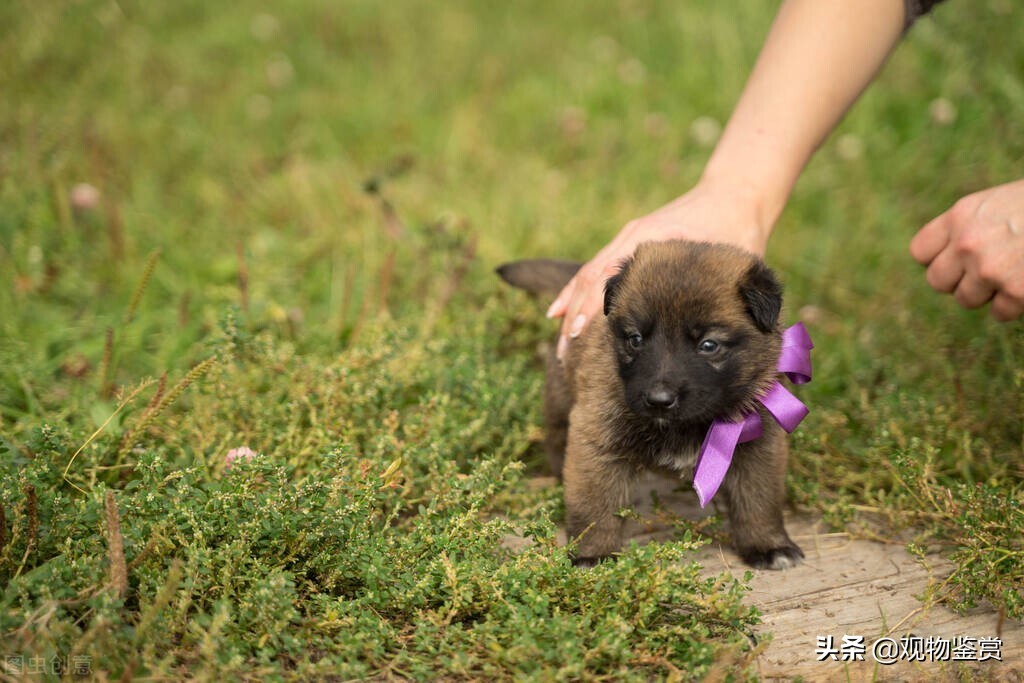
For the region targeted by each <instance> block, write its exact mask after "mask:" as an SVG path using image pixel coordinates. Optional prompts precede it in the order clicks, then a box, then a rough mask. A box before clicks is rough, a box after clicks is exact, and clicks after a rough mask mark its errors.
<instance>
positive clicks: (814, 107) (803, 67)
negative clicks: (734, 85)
mask: <svg viewBox="0 0 1024 683" xmlns="http://www.w3.org/2000/svg"><path fill="white" fill-rule="evenodd" d="M903 26H904V5H903V1H902V0H856V1H855V2H853V1H850V0H787V1H786V2H784V3H783V5H782V6H781V7H780V9H779V12H778V15H777V16H776V19H775V22H774V23H773V24H772V27H771V30H770V32H769V34H768V37H767V39H766V40H765V44H764V47H763V48H762V50H761V54H760V56H759V57H758V60H757V64H756V65H755V67H754V70H753V72H752V73H751V75H750V79H749V80H748V81H747V85H746V87H745V88H744V90H743V93H742V95H741V96H740V99H739V102H738V103H737V105H736V107H735V109H734V110H733V114H732V117H731V118H730V119H729V123H728V125H727V126H726V129H725V132H724V133H723V134H722V138H721V140H720V141H719V143H718V145H717V147H716V148H715V151H714V153H713V154H712V156H711V158H710V159H709V161H708V163H707V166H706V168H705V171H704V175H703V177H702V180H701V182H702V183H709V184H714V185H719V186H721V185H730V186H732V187H735V188H737V191H738V192H739V193H740V197H739V198H740V199H741V200H742V201H749V202H752V203H755V204H756V207H755V209H754V210H755V212H756V217H757V222H758V225H759V228H760V229H765V230H768V231H770V229H771V226H772V225H774V223H775V221H776V219H777V218H778V216H779V214H780V213H781V212H782V208H783V206H784V205H785V202H786V200H787V198H788V197H789V194H790V192H791V190H792V188H793V185H794V184H795V183H796V180H797V177H798V176H799V174H800V172H801V170H802V169H803V167H804V166H805V165H806V163H807V161H808V159H810V157H811V155H812V154H813V153H814V151H815V150H816V149H817V148H818V146H819V145H820V144H821V142H822V141H823V140H824V139H825V137H826V136H827V135H828V134H829V132H830V131H831V130H832V129H833V127H835V125H836V124H837V123H838V121H839V120H840V118H842V116H843V114H844V113H845V112H846V111H847V109H849V107H850V106H851V105H852V104H853V102H854V101H855V100H856V99H857V97H858V96H859V95H860V93H861V92H862V91H863V90H864V88H865V87H867V85H868V84H869V83H870V82H871V79H872V78H873V77H874V75H875V74H876V73H877V72H878V70H879V69H880V68H881V66H882V64H883V63H884V62H885V60H886V58H887V56H888V55H889V53H890V52H891V51H892V48H893V47H894V46H895V45H896V43H897V42H898V41H899V39H900V36H901V34H902V30H903ZM765 239H767V235H765Z"/></svg>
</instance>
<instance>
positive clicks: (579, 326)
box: [569, 313, 587, 339]
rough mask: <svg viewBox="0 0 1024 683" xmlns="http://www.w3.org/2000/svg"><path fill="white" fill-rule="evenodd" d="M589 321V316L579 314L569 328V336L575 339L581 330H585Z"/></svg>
mask: <svg viewBox="0 0 1024 683" xmlns="http://www.w3.org/2000/svg"><path fill="white" fill-rule="evenodd" d="M586 322H587V316H585V315H583V314H582V313H580V314H579V315H578V316H576V317H575V318H573V321H572V327H570V328H569V336H570V337H572V338H573V339H575V338H576V337H578V336H580V332H582V331H583V326H584V325H585V324H586Z"/></svg>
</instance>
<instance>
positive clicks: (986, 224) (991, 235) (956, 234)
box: [910, 180, 1024, 321]
mask: <svg viewBox="0 0 1024 683" xmlns="http://www.w3.org/2000/svg"><path fill="white" fill-rule="evenodd" d="M910 254H911V255H912V256H913V257H914V259H915V260H917V261H918V263H920V264H922V265H924V266H927V267H928V270H927V273H926V277H927V279H928V284H929V285H931V286H932V288H933V289H936V290H938V291H940V292H946V293H952V294H953V298H955V299H956V300H957V302H958V303H959V304H960V305H961V306H964V307H966V308H978V307H980V306H983V305H985V304H986V303H988V302H990V301H991V302H992V315H993V316H995V317H996V319H997V320H1002V321H1009V320H1015V319H1017V318H1019V317H1021V315H1024V180H1018V181H1015V182H1012V183H1006V184H1005V185H997V186H996V187H992V188H989V189H987V190H982V191H981V192H975V193H974V194H971V195H968V196H966V197H964V198H963V199H961V200H960V201H958V202H957V203H956V204H954V205H953V207H952V208H951V209H949V210H948V211H946V212H945V213H943V214H941V215H940V216H938V217H937V218H935V219H933V220H932V221H931V222H929V223H928V224H927V225H925V226H924V227H923V228H921V230H920V231H919V232H918V233H917V235H915V236H914V239H913V240H911V242H910Z"/></svg>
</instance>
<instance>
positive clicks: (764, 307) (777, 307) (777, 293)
mask: <svg viewBox="0 0 1024 683" xmlns="http://www.w3.org/2000/svg"><path fill="white" fill-rule="evenodd" d="M740 296H741V297H742V298H743V302H744V303H745V304H746V305H747V313H748V314H749V315H750V317H751V318H753V319H754V324H755V325H757V329H759V330H761V331H762V332H771V331H772V330H774V329H775V327H776V326H777V325H778V324H779V313H781V312H782V285H781V284H779V281H778V279H776V277H775V273H773V272H772V271H771V270H770V269H769V268H768V266H766V265H765V264H764V263H762V262H761V261H757V262H756V263H754V264H752V265H751V266H750V268H748V269H747V272H746V273H744V275H743V278H742V279H741V280H740Z"/></svg>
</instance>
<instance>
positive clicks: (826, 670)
mask: <svg viewBox="0 0 1024 683" xmlns="http://www.w3.org/2000/svg"><path fill="white" fill-rule="evenodd" d="M534 484H535V485H537V486H555V485H556V484H555V481H554V480H553V479H537V480H535V481H534ZM652 494H653V495H652ZM654 496H656V497H657V499H658V500H659V501H660V504H661V505H662V506H664V507H666V508H668V509H670V510H671V511H672V512H675V513H678V514H682V515H685V516H687V517H690V518H693V519H696V518H699V517H701V516H702V515H707V514H708V512H707V511H701V510H700V508H699V507H698V505H697V498H696V495H694V494H693V493H692V491H690V490H688V489H687V488H686V486H685V484H682V482H680V481H678V480H675V481H671V480H666V479H663V478H660V477H657V476H654V475H652V476H649V477H648V478H646V479H645V480H644V481H643V482H642V484H641V485H640V486H638V487H637V488H636V490H635V491H634V496H633V504H634V506H635V509H636V511H637V512H638V513H639V516H640V521H637V520H629V521H628V523H627V524H628V527H627V534H628V535H629V537H630V538H633V539H636V540H637V541H639V542H646V541H650V540H657V539H659V538H667V537H669V536H671V533H672V531H671V529H668V528H666V527H665V526H659V525H658V523H657V522H656V521H651V520H654V519H656V515H653V514H652V511H653V505H652V500H653V498H654ZM709 509H710V506H709ZM787 528H788V530H789V533H790V536H792V538H793V540H794V541H796V542H797V543H798V544H799V545H800V546H801V547H802V548H803V549H804V552H805V553H806V556H807V557H806V559H805V561H804V563H803V564H801V565H800V566H799V567H796V568H794V569H789V570H785V571H780V572H776V571H754V572H753V579H752V580H751V582H750V586H751V594H750V599H751V601H752V602H753V603H754V604H755V605H757V607H758V608H759V609H760V610H761V613H762V619H763V624H762V625H761V627H760V629H759V630H760V632H762V633H765V634H767V633H771V634H772V639H771V641H770V642H768V643H767V646H766V647H765V648H764V650H763V651H762V652H761V654H760V656H759V657H758V661H757V665H758V670H759V672H760V675H761V677H762V679H764V680H791V679H798V678H802V679H804V680H808V681H933V680H940V681H941V680H965V679H966V680H983V681H1018V682H1020V681H1024V624H1022V623H1020V622H1017V621H1013V620H1008V619H1006V620H1004V619H1002V618H1001V617H1000V615H999V614H998V613H997V612H996V611H995V610H993V609H991V608H989V607H979V608H977V609H974V610H972V611H970V612H969V613H967V614H957V613H955V612H953V611H952V610H950V609H948V608H946V607H944V606H943V605H939V604H931V605H928V604H925V603H923V602H922V601H921V600H919V599H918V598H917V597H915V596H920V595H922V594H923V593H924V592H925V589H926V588H927V587H928V586H929V585H930V584H931V583H933V582H936V581H938V582H941V581H942V580H944V579H945V578H946V577H947V576H948V575H949V573H950V571H951V570H952V565H950V564H949V563H948V562H946V561H943V560H941V559H940V558H937V557H936V558H929V560H928V566H927V567H926V566H924V565H922V563H921V562H919V561H918V560H917V558H915V557H913V556H911V555H910V554H908V553H907V551H906V550H905V548H904V546H903V545H901V544H885V543H879V542H874V541H867V540H858V539H853V538H850V536H849V535H848V534H845V533H829V532H828V531H827V529H825V528H824V525H823V524H821V522H820V521H819V520H816V519H815V518H813V517H811V516H802V515H797V516H793V517H791V518H789V519H788V520H787ZM563 540H564V539H563ZM509 542H510V545H515V544H516V540H515V539H509ZM698 559H700V560H701V562H702V563H703V564H704V566H705V568H706V570H707V572H708V573H709V574H718V573H720V572H721V571H723V570H728V571H730V572H731V573H733V574H734V575H735V576H737V577H739V578H741V579H742V577H743V575H744V573H745V572H746V571H747V570H748V567H747V566H746V565H744V564H743V562H742V561H740V559H739V557H738V556H737V555H736V554H735V553H734V552H733V551H732V549H731V548H728V547H727V546H721V545H720V544H717V543H714V544H711V545H709V546H707V547H705V548H704V549H702V550H701V552H700V554H699V558H698ZM829 638H831V647H829V640H828V639H829ZM918 639H920V640H918ZM963 639H974V640H973V641H972V640H963ZM996 639H999V642H998V643H996ZM879 641H884V642H881V643H880V644H878V645H877V646H876V643H879ZM944 641H948V644H949V651H948V653H946V652H945V651H944V650H945V642H944ZM860 643H863V650H862V649H861V645H860ZM957 646H959V649H957V650H956V652H954V650H955V649H956V648H957ZM876 648H877V650H876ZM907 650H909V651H910V652H911V653H913V652H915V651H917V652H920V653H922V654H921V655H918V657H923V661H922V660H920V659H918V660H916V661H915V656H914V655H912V654H908V653H907ZM954 657H962V658H963V659H958V660H954ZM997 657H998V658H997ZM879 660H882V661H879ZM888 660H894V661H892V662H891V663H888ZM981 660H984V661H981ZM883 661H885V662H886V663H883Z"/></svg>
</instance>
